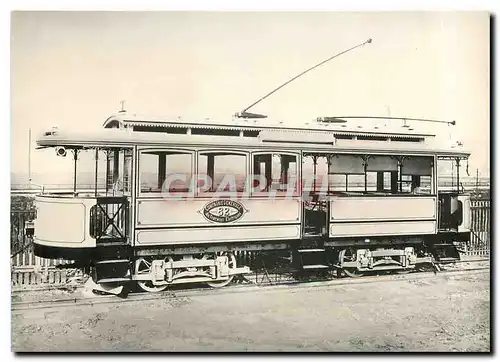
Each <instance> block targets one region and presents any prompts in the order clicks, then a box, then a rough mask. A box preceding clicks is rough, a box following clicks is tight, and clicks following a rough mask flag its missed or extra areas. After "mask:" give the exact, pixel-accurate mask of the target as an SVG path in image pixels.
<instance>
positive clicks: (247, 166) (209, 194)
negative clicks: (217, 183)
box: [193, 148, 251, 198]
mask: <svg viewBox="0 0 500 362" xmlns="http://www.w3.org/2000/svg"><path fill="white" fill-rule="evenodd" d="M210 153H225V154H227V155H234V156H245V184H244V189H243V191H236V194H237V195H241V194H245V193H246V192H247V190H248V182H249V181H248V175H249V171H250V161H249V159H250V154H251V152H250V151H246V150H241V149H238V150H236V149H234V148H200V149H198V150H196V152H195V159H196V165H195V169H194V172H195V173H194V175H195V176H196V180H195V183H194V185H195V187H194V190H193V191H194V195H193V196H194V197H196V198H207V197H208V198H212V197H213V195H214V194H216V193H217V191H213V192H207V191H206V192H199V190H198V181H199V171H200V170H199V164H200V162H199V160H200V156H202V155H206V154H210ZM226 194H227V196H231V195H233V192H231V191H228V192H219V193H218V194H217V195H218V196H225V195H226Z"/></svg>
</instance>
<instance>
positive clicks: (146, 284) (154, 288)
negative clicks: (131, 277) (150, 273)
mask: <svg viewBox="0 0 500 362" xmlns="http://www.w3.org/2000/svg"><path fill="white" fill-rule="evenodd" d="M137 285H138V286H139V287H140V288H141V289H142V290H144V291H145V292H149V293H159V292H163V291H164V290H165V289H167V287H168V285H153V283H152V282H151V280H138V281H137Z"/></svg>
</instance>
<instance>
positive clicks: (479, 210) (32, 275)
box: [11, 200, 491, 289]
mask: <svg viewBox="0 0 500 362" xmlns="http://www.w3.org/2000/svg"><path fill="white" fill-rule="evenodd" d="M490 210H491V201H490V200H472V201H471V229H472V233H471V240H470V242H468V243H467V245H466V246H465V254H466V255H475V256H481V257H488V256H489V255H490V237H491V236H490ZM35 216H36V215H35V211H34V209H32V208H28V209H27V210H24V211H21V210H15V211H12V212H11V277H12V279H11V280H12V287H13V288H14V289H28V288H29V289H31V288H33V287H36V286H47V285H51V286H60V285H65V284H68V283H71V282H73V281H78V280H81V278H82V277H83V275H82V273H81V272H80V271H78V270H75V269H58V268H56V265H59V264H69V263H71V262H72V261H68V260H62V259H57V260H56V259H50V260H49V259H43V258H39V257H37V256H34V254H33V250H32V240H31V239H30V238H28V237H27V236H26V234H25V229H24V223H25V222H26V221H30V220H33V219H34V218H35ZM247 254H248V255H247ZM237 257H238V260H244V261H245V262H246V263H250V264H252V263H253V262H255V253H252V252H250V253H244V255H243V254H242V252H239V253H238V255H237ZM247 265H248V264H247Z"/></svg>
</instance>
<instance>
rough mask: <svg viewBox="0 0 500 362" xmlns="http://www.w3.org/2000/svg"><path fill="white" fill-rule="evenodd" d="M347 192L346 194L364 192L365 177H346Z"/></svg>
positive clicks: (353, 175) (354, 175)
mask: <svg viewBox="0 0 500 362" xmlns="http://www.w3.org/2000/svg"><path fill="white" fill-rule="evenodd" d="M347 191H348V192H364V191H365V175H359V174H352V175H348V176H347Z"/></svg>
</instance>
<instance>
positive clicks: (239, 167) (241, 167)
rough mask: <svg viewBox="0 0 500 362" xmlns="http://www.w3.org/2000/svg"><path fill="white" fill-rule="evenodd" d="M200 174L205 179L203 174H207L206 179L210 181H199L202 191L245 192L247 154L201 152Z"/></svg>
mask: <svg viewBox="0 0 500 362" xmlns="http://www.w3.org/2000/svg"><path fill="white" fill-rule="evenodd" d="M198 175H199V176H200V179H203V177H202V175H206V176H207V179H205V180H204V181H207V182H208V184H205V182H204V181H199V182H198V190H199V192H200V193H207V192H243V191H244V190H245V183H246V177H247V156H246V155H244V154H240V153H231V152H204V153H200V154H199V156H198ZM209 180H210V181H209ZM210 184H211V185H210Z"/></svg>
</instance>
